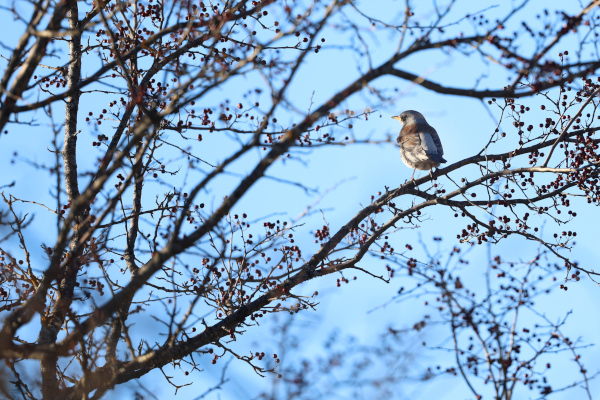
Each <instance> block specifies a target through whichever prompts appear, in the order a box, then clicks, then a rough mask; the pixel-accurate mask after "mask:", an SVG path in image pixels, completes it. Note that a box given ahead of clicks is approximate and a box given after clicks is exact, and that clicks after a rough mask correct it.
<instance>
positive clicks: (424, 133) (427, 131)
mask: <svg viewBox="0 0 600 400" xmlns="http://www.w3.org/2000/svg"><path fill="white" fill-rule="evenodd" d="M419 136H420V139H421V147H423V150H424V151H425V153H427V154H438V155H440V156H443V155H444V148H443V147H442V142H441V140H440V137H439V136H438V134H437V132H436V131H435V129H434V128H433V127H432V126H431V125H427V126H420V127H419Z"/></svg>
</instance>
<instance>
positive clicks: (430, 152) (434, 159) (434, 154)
mask: <svg viewBox="0 0 600 400" xmlns="http://www.w3.org/2000/svg"><path fill="white" fill-rule="evenodd" d="M392 118H394V119H397V120H398V121H400V122H401V123H402V130H401V131H400V135H398V139H396V142H398V146H400V156H402V161H404V164H406V165H407V166H408V167H409V168H412V169H413V174H412V176H411V178H410V180H411V181H412V180H414V177H415V171H416V170H417V169H419V170H431V169H432V168H437V167H439V166H440V164H441V163H445V162H446V160H444V157H442V156H443V155H444V148H443V147H442V142H441V141H440V137H439V136H438V134H437V132H436V131H435V129H433V127H432V126H431V125H429V124H428V123H427V121H426V120H425V117H424V116H423V114H421V113H420V112H418V111H413V110H408V111H404V112H403V113H402V114H400V115H398V116H395V117H392Z"/></svg>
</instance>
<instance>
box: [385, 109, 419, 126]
mask: <svg viewBox="0 0 600 400" xmlns="http://www.w3.org/2000/svg"><path fill="white" fill-rule="evenodd" d="M392 118H394V119H397V120H398V121H400V123H401V124H402V126H405V125H411V124H416V123H417V122H427V121H426V120H425V117H424V116H423V114H421V113H420V112H418V111H414V110H407V111H404V112H403V113H402V114H400V115H396V116H395V117H392Z"/></svg>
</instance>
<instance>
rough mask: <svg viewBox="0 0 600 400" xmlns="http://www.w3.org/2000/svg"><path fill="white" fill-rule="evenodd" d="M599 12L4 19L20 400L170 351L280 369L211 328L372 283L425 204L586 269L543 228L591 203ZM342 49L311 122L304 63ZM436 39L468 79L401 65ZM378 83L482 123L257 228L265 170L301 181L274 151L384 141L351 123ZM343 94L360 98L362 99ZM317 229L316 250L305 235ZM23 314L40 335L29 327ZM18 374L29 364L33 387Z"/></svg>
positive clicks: (194, 360) (470, 228)
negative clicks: (372, 265)
mask: <svg viewBox="0 0 600 400" xmlns="http://www.w3.org/2000/svg"><path fill="white" fill-rule="evenodd" d="M394 4H395V3H394ZM596 6H597V2H595V1H592V2H590V3H589V4H587V5H584V6H583V7H581V8H580V9H578V10H576V11H575V12H573V11H569V12H566V11H564V12H561V11H556V12H555V11H554V10H536V13H537V14H539V15H538V17H539V22H535V23H534V22H533V21H530V20H529V19H528V18H529V17H530V14H527V12H530V11H528V2H527V1H524V2H523V3H521V4H518V5H516V6H513V7H512V8H509V9H504V8H502V9H501V10H496V9H494V8H490V9H484V10H482V11H478V12H476V13H470V14H467V15H465V11H464V10H461V9H460V8H459V5H458V3H457V2H454V1H452V2H450V3H448V5H447V6H445V8H440V7H438V6H437V4H436V3H435V2H433V4H431V8H430V9H427V10H425V9H421V8H420V7H423V5H422V4H419V5H418V6H417V5H413V4H411V3H410V2H407V3H406V5H405V7H404V8H403V10H402V12H401V13H400V15H401V18H399V19H398V20H397V21H398V23H396V22H395V21H390V19H389V15H388V14H386V13H385V11H386V10H369V7H370V6H369V4H368V3H365V4H360V3H359V2H354V1H347V0H345V1H342V0H333V1H330V2H321V1H313V2H310V1H308V2H293V4H291V2H285V1H278V0H274V1H267V0H263V1H244V0H241V1H223V2H218V3H217V2H210V1H200V2H196V1H194V2H188V1H173V2H158V1H157V2H155V1H152V0H148V1H147V2H145V1H140V2H137V3H133V2H125V1H95V2H94V3H93V4H90V3H89V2H80V1H79V2H78V1H72V0H65V1H60V2H43V1H39V2H28V1H22V2H18V1H15V2H14V3H13V4H12V5H11V6H10V7H5V8H3V13H4V16H3V19H4V20H7V21H8V18H12V19H13V20H14V23H11V24H12V25H11V26H15V27H18V29H20V30H21V31H20V32H23V33H22V35H21V36H20V37H19V38H18V40H15V41H14V42H11V43H5V45H4V50H3V52H8V51H10V53H9V54H7V55H5V59H6V64H5V66H4V71H3V75H2V79H1V81H0V89H1V92H2V108H1V109H0V128H1V130H2V132H3V135H2V137H1V138H0V140H2V141H3V142H4V143H6V144H3V145H2V148H3V150H4V151H3V152H4V154H5V157H6V158H8V157H9V154H10V153H12V154H13V156H12V161H13V162H14V167H13V168H15V169H14V170H13V171H11V174H16V173H17V168H18V166H19V165H22V163H23V162H26V163H28V164H29V165H30V166H31V167H33V168H37V171H38V172H37V173H38V176H39V179H37V180H36V183H35V185H33V186H34V187H31V186H32V185H31V184H29V185H24V184H23V183H22V182H12V183H11V182H6V183H3V184H2V185H3V186H2V190H3V200H4V204H5V206H4V209H3V211H2V219H1V222H2V224H3V226H4V227H5V229H6V232H7V233H6V234H5V236H4V237H3V247H2V249H1V250H2V257H3V259H2V264H1V274H2V293H1V294H2V306H1V307H2V308H1V310H2V312H3V315H4V318H5V319H4V321H3V325H2V329H1V331H0V354H1V355H2V358H4V359H5V360H7V365H8V368H9V369H10V370H11V373H12V375H13V378H12V379H13V381H14V382H16V383H15V385H16V388H17V389H18V391H20V392H21V393H22V394H23V396H24V397H27V396H31V397H40V393H41V397H43V398H57V397H58V398H70V399H71V398H72V399H75V398H88V397H89V396H91V397H94V398H100V397H102V396H103V395H104V394H105V393H106V391H108V390H110V389H112V388H114V387H116V386H118V385H120V384H123V383H126V382H129V381H131V380H135V379H137V378H140V377H142V376H144V375H145V374H147V373H148V372H149V371H153V370H156V369H160V368H162V367H163V366H165V365H167V364H173V365H175V366H179V367H180V368H181V370H182V373H184V374H185V373H188V372H189V371H190V370H194V369H201V368H202V367H201V366H204V365H206V362H205V360H206V359H210V360H211V362H212V364H215V363H217V362H218V361H219V359H221V358H222V357H223V356H224V355H225V354H232V355H234V356H235V357H236V358H237V359H239V360H241V361H245V362H247V363H250V364H251V365H252V366H253V367H254V369H255V370H256V371H257V372H258V373H265V372H269V371H276V364H277V363H275V365H274V366H272V367H263V366H261V364H260V360H262V359H263V358H264V357H268V356H269V355H267V354H264V353H263V352H261V351H260V350H257V351H255V350H252V351H250V349H247V350H246V351H245V352H244V353H243V354H242V353H240V354H238V353H237V352H235V350H234V349H232V348H231V347H230V346H228V345H227V344H226V340H235V339H236V338H237V337H240V336H241V335H242V334H244V333H245V332H247V331H252V330H255V329H257V325H258V324H259V322H260V320H261V318H263V317H264V316H265V315H267V314H270V313H277V312H283V311H285V312H290V313H297V312H299V311H301V310H304V309H308V308H314V307H316V304H317V300H316V297H317V294H316V293H315V294H314V295H313V296H300V295H297V294H295V293H298V292H297V290H299V289H300V288H301V287H303V286H305V285H306V284H307V283H308V282H309V281H311V280H314V279H317V278H320V277H324V276H327V275H331V274H336V275H339V276H340V277H339V280H338V284H339V285H341V284H342V283H343V282H347V281H348V278H346V277H345V275H344V274H345V273H347V272H348V271H350V270H359V271H362V272H363V273H365V274H367V275H370V276H372V277H374V278H379V279H382V280H388V279H389V278H390V277H391V276H392V275H393V270H392V268H391V267H390V268H389V274H388V275H385V274H378V273H376V272H373V271H372V270H371V269H366V268H363V267H362V264H361V262H364V261H365V260H367V259H369V260H371V259H381V262H382V263H383V265H385V263H386V262H389V261H387V260H389V259H393V258H394V257H396V256H397V255H398V254H403V253H404V251H401V250H398V249H397V248H396V249H395V248H394V247H393V245H392V244H391V243H392V239H391V238H392V237H395V236H394V235H399V234H400V232H401V231H402V228H409V227H411V228H417V227H418V224H420V223H421V222H422V221H423V219H424V217H425V214H424V212H425V211H426V210H428V209H434V210H438V209H440V210H444V212H445V213H446V214H449V215H450V216H452V215H454V217H455V218H458V220H459V221H460V223H461V224H462V225H461V226H462V227H463V228H464V229H461V230H459V231H460V232H461V233H459V234H458V235H457V236H458V237H457V240H458V241H461V242H471V243H474V244H482V243H497V242H499V241H501V240H502V239H504V238H507V237H509V236H518V237H522V238H523V240H529V241H535V242H538V243H539V244H541V245H542V246H543V247H544V248H545V249H546V250H547V251H548V252H549V253H551V254H552V255H553V256H554V257H557V258H559V259H560V260H561V263H563V264H564V267H565V268H566V272H565V277H566V279H567V280H578V279H579V276H580V274H581V273H583V274H584V275H587V276H589V277H590V278H591V279H594V278H595V276H596V275H597V273H596V272H594V271H593V270H591V269H589V268H585V267H584V266H581V265H579V264H577V263H576V262H575V261H572V260H571V259H570V258H568V257H567V256H566V255H565V254H564V252H561V249H564V248H569V247H570V246H571V245H572V242H573V238H574V237H575V236H576V235H577V233H576V232H575V231H573V230H568V229H567V228H563V229H562V230H558V231H557V233H555V234H554V237H551V238H550V239H547V238H545V237H544V236H543V235H541V232H540V230H539V226H540V224H542V223H543V222H544V221H550V222H552V223H554V226H555V227H557V226H559V225H563V224H566V223H568V222H570V221H571V220H572V219H574V218H575V217H576V216H577V214H578V212H579V209H578V210H577V211H573V210H572V209H570V207H571V202H573V203H575V201H576V200H572V199H576V198H578V197H581V198H584V199H585V201H587V203H589V204H598V202H599V201H600V198H599V195H600V193H599V190H600V189H599V188H598V186H597V183H598V161H599V160H600V155H598V154H597V149H598V139H597V138H596V135H595V132H596V131H597V130H598V129H599V128H598V125H597V123H596V122H595V121H596V120H597V118H598V117H597V116H596V111H597V110H596V108H597V107H598V100H597V94H598V92H599V91H600V85H598V83H596V82H595V81H594V79H593V77H594V72H595V71H596V70H597V69H598V68H599V67H600V61H598V59H599V56H598V54H597V50H596V48H595V44H596V39H595V37H596V36H597V34H598V33H597V31H598V29H597V25H596V13H597V7H596ZM414 7H416V8H414ZM381 11H383V14H382V12H381ZM457 13H460V15H457ZM380 14H381V16H380ZM488 14H489V15H497V17H487V15H488ZM500 14H502V15H500ZM67 25H68V26H67ZM15 29H16V28H15ZM467 31H470V32H471V33H467ZM371 36H373V37H374V38H371ZM390 37H391V38H392V39H393V43H394V45H393V46H392V48H388V46H386V47H385V48H384V49H380V50H379V49H378V51H375V49H376V47H375V46H374V44H373V42H375V41H377V40H382V39H383V40H385V42H384V43H389V40H390ZM338 42H339V45H338ZM328 43H333V44H332V45H328ZM560 46H568V47H569V48H568V49H567V50H565V49H560ZM339 52H342V53H343V54H347V53H350V54H353V55H355V56H356V58H357V60H356V65H355V66H356V69H357V72H356V73H355V76H354V77H353V78H352V79H350V80H349V81H347V82H345V83H344V82H336V85H337V87H338V88H341V89H336V90H335V91H334V92H332V93H330V94H328V98H326V99H325V100H323V101H320V102H318V103H316V105H315V106H314V107H313V106H312V103H311V104H310V105H309V109H308V111H305V110H306V107H304V104H307V101H308V102H310V101H311V100H310V99H307V98H302V99H298V98H296V97H295V96H294V95H293V90H294V88H295V87H297V86H298V85H307V84H308V83H304V82H310V81H306V80H304V79H305V78H303V77H302V74H303V73H304V71H305V70H309V71H314V70H311V68H316V69H317V70H318V69H319V68H326V69H333V70H336V69H339V70H340V71H341V70H342V69H347V67H348V64H347V63H346V59H344V58H343V57H339V59H336V57H337V55H338V54H340V53H339ZM431 52H440V53H441V54H442V55H443V54H447V53H448V54H451V55H452V56H453V57H459V56H460V57H463V56H464V57H466V59H467V60H468V61H469V64H470V65H472V70H473V71H482V72H481V75H480V76H472V77H468V79H467V81H468V82H467V83H465V84H461V83H460V82H461V81H462V79H458V80H457V81H458V82H457V83H456V84H454V80H451V81H450V83H449V84H445V83H442V82H439V81H436V80H433V79H430V78H428V77H427V76H426V75H421V74H415V73H413V72H410V70H407V69H403V67H402V66H404V65H405V64H408V63H410V62H411V60H412V59H415V58H416V57H417V56H419V55H427V54H429V53H431ZM590 52H591V56H588V54H590ZM569 53H570V54H569ZM328 54H332V56H333V58H327V59H326V60H327V63H326V64H325V63H324V62H323V61H321V60H322V59H323V57H328ZM382 54H384V55H385V58H383V57H382ZM573 56H574V57H573ZM572 58H575V60H574V61H573V60H572ZM378 60H380V61H378ZM335 62H337V64H335ZM416 67H422V64H416ZM485 69H487V70H488V71H490V74H491V75H493V76H494V79H491V80H490V79H487V78H486V74H485ZM455 73H458V72H455ZM477 73H478V72H477ZM340 75H342V74H341V72H340ZM498 76H500V77H502V78H506V77H510V78H511V81H510V82H509V84H508V85H505V84H501V83H499V81H500V80H501V79H500V78H497V77H498ZM391 78H393V79H394V80H393V81H390V79H391ZM298 82H302V83H298ZM389 82H412V83H413V84H415V85H418V86H420V87H422V88H425V89H428V90H431V91H434V92H436V93H438V94H440V95H453V96H462V97H468V98H472V99H476V100H481V101H484V100H485V101H486V103H487V104H488V105H489V106H490V108H489V109H490V112H491V113H492V114H493V115H494V116H495V117H496V118H497V119H498V126H497V129H496V130H495V131H494V132H490V133H486V134H487V135H488V136H489V141H488V142H487V145H486V146H485V147H484V148H482V149H480V151H473V152H472V153H471V154H473V155H472V156H469V157H466V158H464V159H461V160H454V161H453V162H451V163H450V165H448V166H447V167H444V168H441V169H439V170H436V171H435V172H433V173H432V175H431V176H424V177H421V178H419V179H416V180H415V181H414V182H412V181H407V182H405V183H402V184H401V185H399V186H398V187H386V189H385V191H383V190H382V192H381V193H380V194H378V195H377V196H372V197H371V202H370V204H368V205H366V206H364V207H361V208H360V210H359V211H358V212H357V213H356V214H355V215H354V216H349V215H343V216H342V217H341V218H342V219H343V222H342V223H336V224H335V226H331V225H330V224H329V223H327V219H325V224H323V222H321V223H320V224H319V225H315V224H316V222H315V219H311V216H312V215H313V213H314V211H315V210H316V208H315V206H314V205H313V206H309V207H307V209H306V212H305V213H303V215H301V216H300V218H298V219H293V218H291V217H289V216H286V217H285V218H283V217H282V218H278V216H277V215H272V214H271V213H269V212H267V213H264V215H266V216H264V217H258V219H252V218H257V215H260V213H261V212H262V211H256V210H262V209H261V208H260V207H259V206H258V205H257V203H256V202H250V201H248V200H247V199H248V197H249V196H252V195H261V196H262V200H261V201H262V202H263V203H265V204H266V205H267V207H266V209H267V210H268V209H271V210H273V209H275V204H273V203H271V199H272V198H273V197H274V193H273V191H269V190H268V189H264V186H261V185H263V182H265V181H266V180H269V181H275V182H276V183H277V184H282V185H293V186H295V187H300V188H303V189H304V190H306V191H307V192H310V191H311V190H312V188H311V187H308V186H307V185H305V184H304V183H302V182H300V179H296V178H294V177H293V176H283V177H282V176H280V175H281V174H278V173H276V171H279V170H280V169H281V168H283V165H284V162H286V160H288V159H289V160H290V161H299V162H303V161H305V160H308V159H309V158H310V157H311V154H313V152H315V151H317V149H318V151H333V149H335V148H336V146H342V145H344V146H347V147H350V146H351V145H360V144H369V143H385V142H389V141H391V140H390V139H389V138H387V139H386V138H382V137H379V138H370V137H368V136H367V135H365V134H363V133H361V132H357V133H354V130H353V129H354V125H355V124H361V126H365V125H366V123H365V124H363V123H362V122H361V121H363V120H365V121H369V117H373V116H376V115H377V114H376V111H374V110H378V112H381V110H386V109H389V108H390V105H391V104H393V102H394V101H396V100H397V99H398V96H404V95H405V93H402V92H399V93H398V92H395V91H394V90H393V89H390V88H389V87H388V86H387V84H386V83H389ZM480 82H483V83H486V84H490V85H491V88H489V89H480V88H479V83H480ZM358 95H363V96H365V98H366V100H367V102H368V103H369V107H364V106H362V103H361V110H364V111H358V112H356V111H353V108H354V106H351V104H354V103H353V102H355V101H358V100H356V98H357V97H358ZM534 100H535V101H542V103H543V104H542V106H541V111H539V112H537V111H536V112H534V110H533V108H532V107H531V106H530V105H528V104H529V102H531V103H532V104H533V102H534ZM63 105H64V109H63V108H62V107H63ZM63 110H64V111H63ZM392 115H393V114H392ZM63 116H64V122H63ZM530 116H531V117H530ZM286 120H288V121H289V122H282V121H286ZM371 120H372V118H371ZM40 121H42V122H40ZM465 123H466V121H465ZM40 127H42V129H43V134H44V136H43V142H41V143H39V144H37V143H35V142H33V143H32V142H29V143H28V144H29V149H31V150H30V151H31V152H32V153H30V154H28V155H27V156H24V157H23V156H20V155H19V153H20V150H21V148H22V146H23V144H22V143H20V144H18V145H17V144H14V145H13V143H15V142H13V141H11V138H14V137H15V136H17V135H19V136H26V135H32V130H33V128H35V129H36V130H39V129H40ZM38 133H39V132H38ZM91 135H94V138H93V139H90V137H91ZM13 140H14V139H13ZM442 140H444V138H443V137H442ZM13 146H14V147H13ZM48 150H50V152H48ZM9 152H10V153H9ZM49 155H50V156H49ZM38 160H46V161H41V162H40V161H38ZM213 160H217V161H213ZM48 163H49V165H50V166H48ZM268 171H269V173H267V172H268ZM45 174H48V175H49V177H50V178H51V179H50V180H45V179H44V178H43V176H45ZM9 175H10V174H9ZM339 178H340V179H343V178H345V176H344V175H343V174H340V177H339ZM48 190H50V196H48V195H47V194H46V192H47V191H48ZM209 200H211V201H212V202H213V204H212V205H211V204H209ZM248 207H252V209H248ZM571 208H572V207H571ZM40 210H41V212H42V215H39V213H40ZM34 212H35V213H36V220H33V215H34ZM563 212H564V214H563ZM38 221H39V222H38ZM303 221H306V222H303ZM49 226H52V230H54V229H56V231H55V232H51V230H50V229H48V228H47V227H49ZM309 232H310V233H311V235H314V238H315V243H316V244H317V246H316V247H315V246H314V245H313V246H312V247H311V245H310V244H308V243H305V241H304V240H301V239H298V238H299V237H300V238H302V236H303V235H306V234H307V233H309ZM38 235H39V236H38ZM42 236H43V237H42ZM39 247H42V248H43V254H40V253H38V252H36V251H35V250H33V249H37V248H39ZM407 247H410V245H407ZM412 262H413V261H412V260H409V261H408V262H407V263H406V265H407V266H408V268H410V266H411V263H412ZM562 288H564V289H565V290H566V288H567V285H566V283H565V284H563V286H562ZM138 315H140V316H141V315H150V316H152V318H154V319H155V321H156V322H155V324H156V327H155V328H154V329H155V332H154V333H156V337H154V336H153V337H152V341H150V340H148V337H149V336H148V335H149V333H148V332H147V331H144V328H143V327H140V330H138V325H136V324H133V323H131V321H132V319H135V318H136V316H138ZM200 326H201V327H202V329H199V327H200ZM34 327H39V329H38V332H37V335H36V337H32V338H28V339H24V338H23V337H25V336H22V335H23V333H24V332H31V330H32V329H34ZM140 338H141V339H140ZM34 362H39V366H37V367H34ZM19 365H23V368H38V370H39V372H40V374H41V384H40V388H39V390H40V391H38V388H37V387H36V384H35V383H36V382H35V379H34V380H32V381H30V382H27V381H26V379H25V378H24V377H22V375H21V374H20V373H19V370H18V368H17V366H19ZM276 373H277V372H276ZM165 376H166V375H165ZM166 379H167V380H169V379H170V378H169V377H168V376H166ZM5 394H7V395H8V392H6V391H5Z"/></svg>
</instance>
